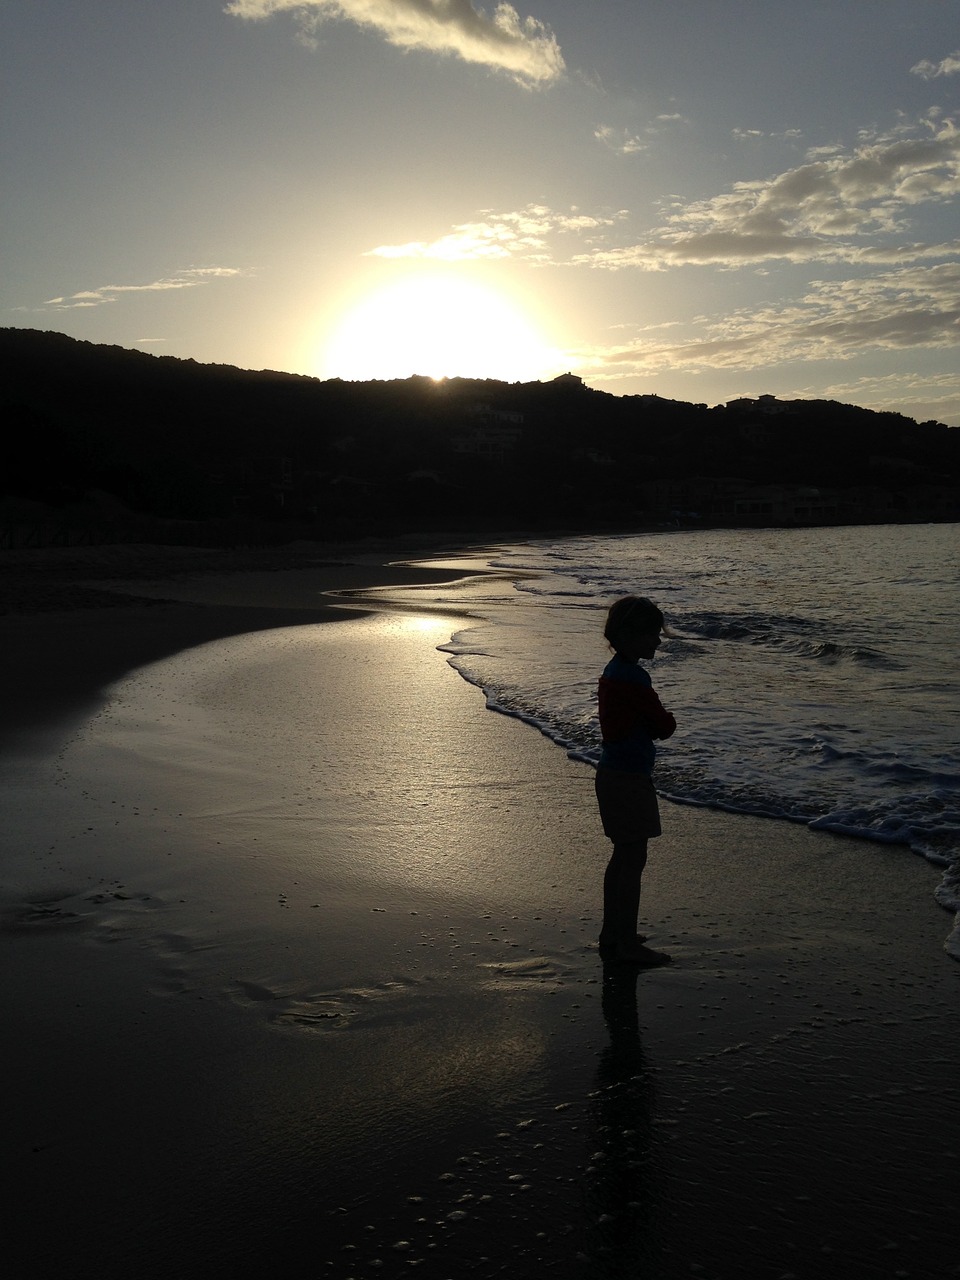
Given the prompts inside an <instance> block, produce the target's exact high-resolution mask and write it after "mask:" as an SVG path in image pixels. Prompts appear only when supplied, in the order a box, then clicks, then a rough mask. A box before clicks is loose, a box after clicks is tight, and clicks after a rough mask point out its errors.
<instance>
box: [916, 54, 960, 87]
mask: <svg viewBox="0 0 960 1280" xmlns="http://www.w3.org/2000/svg"><path fill="white" fill-rule="evenodd" d="M958 71H960V49H957V50H956V52H955V53H951V54H950V55H949V57H946V58H944V59H943V61H942V62H928V61H927V59H926V58H924V59H923V61H922V62H918V63H917V64H916V66H914V67H911V68H910V72H911V74H912V75H915V76H921V77H922V78H923V79H924V80H935V79H936V78H937V76H953V75H956V73H957V72H958Z"/></svg>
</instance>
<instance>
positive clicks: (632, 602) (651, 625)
mask: <svg viewBox="0 0 960 1280" xmlns="http://www.w3.org/2000/svg"><path fill="white" fill-rule="evenodd" d="M625 626H630V627H631V628H633V627H637V628H639V629H645V630H647V631H650V632H652V633H653V634H654V635H659V634H660V632H661V631H662V630H663V626H664V621H663V614H662V613H661V612H660V610H659V609H658V608H657V606H656V605H655V604H654V603H653V601H652V600H648V599H647V597H646V596H624V597H623V599H622V600H616V601H614V603H613V604H612V605H611V606H610V610H609V612H608V613H607V621H606V623H605V625H604V628H603V634H604V637H605V639H606V640H607V641H608V642H609V643H610V644H612V645H613V647H614V649H616V648H617V641H618V639H620V638H621V637H622V635H623V628H624V627H625Z"/></svg>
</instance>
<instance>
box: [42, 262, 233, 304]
mask: <svg viewBox="0 0 960 1280" xmlns="http://www.w3.org/2000/svg"><path fill="white" fill-rule="evenodd" d="M241 274H242V272H241V271H240V268H239V267H190V268H189V269H188V270H186V271H178V272H177V274H176V275H173V276H165V277H164V278H163V279H161V280H154V281H153V282H152V283H150V284H103V285H100V287H99V288H97V289H83V290H81V291H80V292H79V293H71V294H68V295H66V296H65V297H62V298H48V299H47V300H46V302H45V303H44V304H43V305H44V306H45V307H54V308H55V309H56V310H57V311H73V310H76V309H77V308H78V307H100V306H103V304H104V303H106V302H116V301H117V299H118V298H119V297H120V296H121V295H122V294H125V293H157V292H164V291H166V290H168V289H192V288H195V287H196V286H197V285H199V284H207V283H208V282H209V281H210V280H216V279H224V278H229V277H230V276H238V275H241Z"/></svg>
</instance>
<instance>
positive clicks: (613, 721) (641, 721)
mask: <svg viewBox="0 0 960 1280" xmlns="http://www.w3.org/2000/svg"><path fill="white" fill-rule="evenodd" d="M597 698H598V703H599V707H598V710H599V713H600V733H601V735H602V738H603V750H602V752H601V755H600V765H601V767H602V768H604V769H624V770H630V771H631V772H634V773H652V772H653V764H654V761H655V759H656V756H657V749H656V747H655V746H654V739H655V738H669V737H670V735H671V734H672V733H673V732H674V731H675V729H676V727H677V722H676V720H675V719H674V718H673V716H672V715H671V714H670V712H669V711H667V710H666V708H665V707H664V706H663V703H662V702H661V701H660V699H659V698H658V697H657V695H656V693H655V691H654V688H653V682H652V681H651V679H650V676H649V675H648V673H647V672H646V671H645V670H644V668H643V667H641V666H640V664H639V663H638V662H628V661H627V659H626V658H621V656H620V655H619V654H614V656H613V657H612V658H611V659H610V661H609V662H608V663H607V665H606V667H605V668H604V671H603V675H602V676H601V677H600V685H599V689H598V691H597Z"/></svg>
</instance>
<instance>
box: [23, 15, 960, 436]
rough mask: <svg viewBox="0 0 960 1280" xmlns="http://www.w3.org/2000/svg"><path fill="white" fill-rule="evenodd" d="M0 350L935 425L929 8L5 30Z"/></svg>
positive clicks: (933, 77)
mask: <svg viewBox="0 0 960 1280" xmlns="http://www.w3.org/2000/svg"><path fill="white" fill-rule="evenodd" d="M0 75H2V79H0V91H2V95H3V98H2V105H0V166H2V175H3V181H2V183H0V325H2V326H13V327H16V328H25V329H44V330H55V331H58V332H62V333H66V334H69V335H71V336H72V337H75V338H80V339H84V340H87V341H90V342H98V343H110V344H116V345H119V346H123V347H130V348H137V349H139V350H142V351H148V352H152V353H154V354H158V355H171V356H178V357H181V358H187V357H189V358H192V359H194V360H197V361H201V362H212V363H219V364H232V365H237V366H240V367H241V368H250V369H263V368H267V369H279V370H287V371H290V372H295V373H306V374H311V375H314V376H317V377H321V378H329V377H342V378H347V379H351V380H356V379H362V380H366V379H370V378H392V377H407V376H409V375H411V374H424V375H428V376H432V377H443V376H457V375H459V376H465V377H490V378H499V379H504V380H506V381H528V380H534V379H543V380H545V379H547V378H551V377H554V376H556V375H557V374H559V373H564V372H568V371H569V372H573V373H576V374H578V375H579V376H580V377H582V378H583V379H584V381H585V382H586V383H587V385H588V386H591V387H595V388H598V389H600V390H603V391H607V392H610V393H612V394H615V395H637V394H640V395H650V394H656V395H660V396H665V397H668V398H671V399H676V400H686V401H692V402H694V403H705V404H711V405H713V404H718V403H725V402H726V401H729V400H732V399H735V398H738V397H740V396H759V395H775V396H778V397H780V398H785V399H794V398H807V399H810V398H828V399H834V400H842V401H846V402H849V403H854V404H860V405H864V406H866V407H868V408H873V409H893V410H897V411H899V412H901V413H905V414H907V415H908V416H910V417H913V418H916V419H917V420H919V421H925V420H927V419H931V418H934V419H937V420H939V421H942V422H948V423H950V424H953V425H957V424H960V198H958V197H960V128H958V125H960V104H958V89H960V3H958V2H957V0H802V3H801V2H799V0H522V3H520V4H518V5H517V6H514V5H513V4H508V3H498V2H497V0H491V2H490V3H485V4H483V5H481V4H480V3H473V2H471V0H162V3H158V2H157V0H29V3H26V2H24V0H0Z"/></svg>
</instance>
